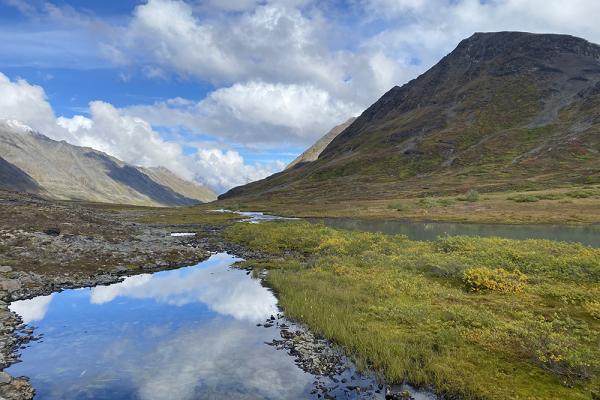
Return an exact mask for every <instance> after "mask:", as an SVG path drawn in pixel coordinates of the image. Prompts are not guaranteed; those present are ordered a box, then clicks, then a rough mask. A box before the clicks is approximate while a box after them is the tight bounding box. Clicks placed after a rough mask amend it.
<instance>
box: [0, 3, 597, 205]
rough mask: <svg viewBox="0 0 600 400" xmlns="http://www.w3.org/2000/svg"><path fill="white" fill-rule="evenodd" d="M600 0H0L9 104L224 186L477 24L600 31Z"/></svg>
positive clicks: (325, 126) (82, 136)
mask: <svg viewBox="0 0 600 400" xmlns="http://www.w3.org/2000/svg"><path fill="white" fill-rule="evenodd" d="M599 19H600V1H598V0H569V1H563V0H346V1H342V0H320V1H318V0H317V1H313V0H204V1H200V0H147V1H142V0H113V1H110V0H104V1H93V0H0V119H14V120H18V121H20V122H22V123H24V124H26V125H29V126H31V127H32V128H34V129H36V130H38V131H40V132H41V133H43V134H45V135H47V136H49V137H50V138H52V139H56V140H66V141H67V142H69V143H72V144H74V145H81V146H90V147H93V148H96V149H98V150H101V151H104V152H106V153H108V154H110V155H112V156H115V157H117V158H119V159H121V160H123V161H126V162H129V163H132V164H135V165H142V166H165V167H167V168H169V169H171V170H172V171H174V172H175V173H177V174H178V175H180V176H182V177H183V178H186V179H190V180H195V181H197V182H199V183H202V184H205V185H207V186H209V187H210V188H211V189H213V190H215V191H216V192H217V193H222V192H224V191H226V190H228V189H229V188H231V187H234V186H238V185H241V184H244V183H247V182H249V181H253V180H257V179H261V178H263V177H265V176H268V175H270V174H272V173H274V172H277V171H280V170H281V169H282V168H284V167H285V165H286V164H287V163H288V162H290V161H291V160H292V159H294V158H295V157H296V156H297V155H298V154H299V153H301V152H302V151H303V150H304V149H306V148H307V147H308V146H310V145H311V144H312V143H314V142H315V141H316V140H317V139H319V138H320V137H321V136H322V135H323V134H325V133H326V132H327V131H328V130H329V129H331V128H332V127H333V126H335V125H337V124H340V123H342V122H344V121H345V120H347V119H348V118H350V117H352V116H356V115H359V114H360V113H361V112H362V111H363V110H364V109H365V108H367V107H368V106H369V105H370V104H372V103H373V102H374V101H376V100H377V99H378V98H379V97H380V96H381V95H383V94H384V93H385V92H386V91H388V90H389V89H391V88H392V87H393V86H395V85H402V84H404V83H406V82H407V81H409V80H411V79H414V78H415V77H417V76H418V75H419V74H421V73H423V72H425V71H426V70H427V69H428V68H430V67H431V66H433V65H434V64H435V63H436V62H437V61H439V59H440V58H441V57H443V56H444V55H445V54H447V53H448V52H450V51H452V50H453V49H454V48H455V47H456V46H457V44H458V43H459V42H460V40H462V39H464V38H467V37H469V36H471V35H472V34H473V33H474V32H481V31H485V32H487V31H501V30H518V31H530V32H540V33H565V34H571V35H575V36H579V37H583V38H585V39H588V40H590V41H592V42H596V43H600V24H598V23H597V21H598V20H599Z"/></svg>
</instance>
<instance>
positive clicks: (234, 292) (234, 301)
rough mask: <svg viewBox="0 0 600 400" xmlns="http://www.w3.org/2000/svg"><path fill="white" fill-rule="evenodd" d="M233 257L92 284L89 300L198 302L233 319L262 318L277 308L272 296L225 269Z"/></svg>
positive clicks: (97, 301) (169, 302) (182, 303)
mask: <svg viewBox="0 0 600 400" xmlns="http://www.w3.org/2000/svg"><path fill="white" fill-rule="evenodd" d="M233 261H235V260H234V259H232V258H231V257H230V256H229V255H226V254H217V255H214V256H212V257H211V258H210V260H209V261H207V262H205V263H203V267H202V268H182V269H179V270H176V271H168V272H161V273H157V274H153V275H150V274H145V275H137V276H132V277H129V278H126V279H125V280H124V281H123V282H121V283H117V284H114V285H110V286H97V287H95V288H92V289H91V296H90V301H91V302H92V303H94V304H104V303H106V302H110V301H112V300H114V299H115V298H117V297H119V296H124V297H128V298H131V299H152V300H154V301H157V302H162V303H166V304H170V305H177V306H181V305H185V304H189V303H198V302H200V303H204V304H206V305H207V306H208V307H209V308H210V309H211V310H212V311H216V312H218V313H220V314H224V315H230V316H232V317H234V318H236V319H245V320H249V321H252V322H259V321H264V320H265V319H266V318H267V317H268V316H270V315H271V314H273V313H276V312H277V305H276V304H277V300H276V299H275V296H274V295H273V294H272V293H271V292H269V291H268V290H265V288H263V287H262V286H261V285H260V283H259V282H258V281H256V280H252V279H248V277H247V276H246V275H245V274H243V273H241V274H239V273H238V274H232V273H231V272H232V271H228V270H227V266H229V265H230V264H231V263H232V262H233Z"/></svg>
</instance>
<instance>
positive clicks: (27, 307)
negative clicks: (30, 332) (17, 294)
mask: <svg viewBox="0 0 600 400" xmlns="http://www.w3.org/2000/svg"><path fill="white" fill-rule="evenodd" d="M52 296H53V295H52V294H51V295H48V296H38V297H34V298H33V299H28V300H18V301H13V302H12V303H11V304H10V309H11V311H14V312H16V313H17V314H19V316H20V317H21V318H22V319H23V322H24V323H26V324H28V323H30V322H32V321H41V320H43V319H44V317H45V316H46V313H47V312H48V306H49V305H50V302H51V301H52Z"/></svg>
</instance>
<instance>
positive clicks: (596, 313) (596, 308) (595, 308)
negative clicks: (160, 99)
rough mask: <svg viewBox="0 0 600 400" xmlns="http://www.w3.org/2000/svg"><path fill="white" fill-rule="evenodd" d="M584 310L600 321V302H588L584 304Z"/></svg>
mask: <svg viewBox="0 0 600 400" xmlns="http://www.w3.org/2000/svg"><path fill="white" fill-rule="evenodd" d="M583 308H584V309H585V311H587V313H588V314H590V315H591V316H592V318H595V319H600V301H588V302H587V303H584V304H583Z"/></svg>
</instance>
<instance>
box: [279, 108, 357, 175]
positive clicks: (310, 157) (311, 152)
mask: <svg viewBox="0 0 600 400" xmlns="http://www.w3.org/2000/svg"><path fill="white" fill-rule="evenodd" d="M355 119H356V117H352V118H350V119H348V120H347V121H346V122H344V123H342V124H339V125H336V126H334V127H333V128H332V129H331V130H330V131H329V132H327V133H326V134H325V135H324V136H323V137H322V138H321V139H319V140H317V141H316V142H315V144H313V145H312V146H310V147H309V148H308V149H306V150H305V151H304V152H303V153H302V154H300V155H299V156H298V157H296V158H295V159H294V161H292V162H291V163H289V164H288V165H287V167H285V169H290V168H293V167H294V166H296V165H298V164H302V163H306V162H311V161H315V160H316V159H317V158H319V155H320V154H321V153H322V152H323V150H325V147H327V146H328V145H329V143H331V141H332V140H333V139H335V138H336V137H337V136H338V135H339V134H340V133H342V132H343V131H344V129H346V128H347V127H348V126H350V124H351V123H353V122H354V120H355Z"/></svg>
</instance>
